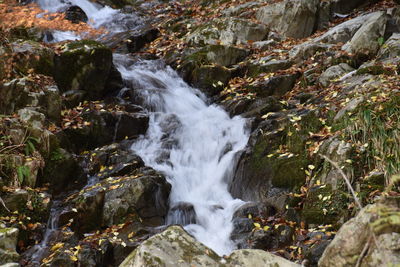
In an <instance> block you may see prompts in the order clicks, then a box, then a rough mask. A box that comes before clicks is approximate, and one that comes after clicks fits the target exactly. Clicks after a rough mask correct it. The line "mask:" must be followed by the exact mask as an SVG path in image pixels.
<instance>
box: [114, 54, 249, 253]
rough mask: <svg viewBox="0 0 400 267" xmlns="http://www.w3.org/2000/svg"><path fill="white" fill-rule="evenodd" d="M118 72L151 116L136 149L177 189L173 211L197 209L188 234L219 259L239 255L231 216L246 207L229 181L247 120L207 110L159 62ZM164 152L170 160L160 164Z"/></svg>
mask: <svg viewBox="0 0 400 267" xmlns="http://www.w3.org/2000/svg"><path fill="white" fill-rule="evenodd" d="M117 61H118V60H117ZM118 69H119V71H120V72H121V73H122V75H123V78H124V79H125V80H128V81H131V82H133V83H134V88H135V89H136V90H137V91H139V93H140V94H141V95H142V96H143V98H144V100H145V102H146V104H147V105H148V106H149V107H150V109H151V110H152V112H151V113H150V128H149V130H148V132H147V134H146V136H144V137H142V138H141V139H140V140H139V141H137V142H136V143H135V144H134V145H133V146H132V149H133V150H134V151H135V152H136V153H137V154H139V155H140V156H141V157H142V158H143V160H144V161H145V163H146V164H147V165H149V166H151V167H153V168H155V169H156V170H159V171H162V172H163V173H165V174H166V175H167V177H168V178H169V182H170V183H171V184H172V192H171V196H170V206H171V207H173V206H174V204H177V203H180V202H186V203H191V204H193V206H194V209H195V212H196V215H197V224H191V225H188V226H186V227H185V228H186V229H187V230H188V231H189V232H190V233H191V234H193V235H194V236H195V237H196V238H197V239H198V240H199V241H200V242H202V243H204V244H205V245H207V246H209V247H211V248H212V249H214V250H215V251H216V252H217V253H219V254H228V253H229V252H230V251H232V250H233V249H234V244H233V243H232V241H231V240H230V233H231V231H232V223H231V219H232V214H233V212H234V211H235V209H236V208H237V207H238V206H239V205H241V204H242V203H243V202H242V201H241V200H238V199H233V198H232V197H231V195H230V194H229V192H228V190H227V183H226V180H227V179H229V177H228V176H229V175H231V173H230V171H232V170H233V169H234V167H235V155H236V153H237V152H238V151H240V150H242V149H243V148H244V147H245V145H246V143H247V140H248V134H247V131H246V130H245V121H244V119H242V118H240V117H234V118H230V117H229V115H228V114H227V113H226V112H225V111H224V110H223V109H222V108H220V107H218V106H215V105H207V104H206V103H205V102H204V101H203V99H202V98H201V97H199V96H198V95H197V94H196V93H197V92H196V90H194V89H193V88H191V87H189V86H188V85H187V84H186V83H185V82H184V81H183V80H182V79H181V78H180V77H179V76H178V75H177V74H176V72H175V71H173V70H172V69H171V68H170V67H166V66H162V64H160V63H159V62H154V61H153V62H150V61H146V62H142V63H139V64H136V65H131V66H128V67H126V66H122V65H121V64H119V68H118ZM171 117H174V118H175V120H177V121H178V123H177V125H178V127H177V128H176V127H175V128H174V129H172V131H173V132H172V138H173V139H174V140H173V141H174V145H173V146H172V148H171V147H170V146H168V147H167V148H165V146H164V144H165V142H163V139H164V138H163V137H165V136H166V135H168V134H169V132H168V131H165V129H163V128H165V127H164V126H163V124H165V122H166V121H167V120H169V119H170V118H171ZM170 131H171V129H170ZM165 152H169V153H167V155H168V154H169V157H168V156H167V157H166V158H165V159H163V160H159V156H160V155H162V154H165Z"/></svg>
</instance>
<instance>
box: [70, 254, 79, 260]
mask: <svg viewBox="0 0 400 267" xmlns="http://www.w3.org/2000/svg"><path fill="white" fill-rule="evenodd" d="M69 258H70V259H71V260H72V261H78V258H77V257H76V256H74V255H71V256H69Z"/></svg>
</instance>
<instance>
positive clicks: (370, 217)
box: [318, 203, 400, 267]
mask: <svg viewBox="0 0 400 267" xmlns="http://www.w3.org/2000/svg"><path fill="white" fill-rule="evenodd" d="M399 222H400V210H399V208H398V206H397V205H393V206H392V205H387V204H380V203H378V204H373V205H368V206H366V207H365V208H364V209H362V210H361V211H360V213H359V214H358V215H357V216H356V217H355V218H353V219H351V220H350V221H348V222H347V223H345V224H344V225H343V226H342V227H341V228H340V230H339V232H338V233H337V235H336V237H335V238H334V239H333V241H332V242H331V243H330V244H329V245H328V247H327V248H326V250H325V252H324V254H323V255H322V257H321V259H320V260H319V264H318V266H321V267H328V266H335V267H340V266H343V267H344V266H371V267H372V266H391V265H393V266H395V265H398V264H400V252H399V248H400V242H399V241H400V231H399V230H400V223H399Z"/></svg>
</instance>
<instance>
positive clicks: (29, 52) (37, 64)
mask: <svg viewBox="0 0 400 267" xmlns="http://www.w3.org/2000/svg"><path fill="white" fill-rule="evenodd" d="M10 47H11V52H12V53H14V54H15V55H14V57H13V58H14V59H15V62H14V69H15V70H16V71H18V72H20V73H22V74H25V75H26V74H28V73H30V72H32V71H34V72H36V73H40V74H45V75H49V76H50V75H52V73H53V66H54V63H53V58H54V52H53V50H52V49H50V48H48V47H46V46H43V45H41V44H40V43H38V42H35V41H30V40H17V41H15V42H13V43H11V45H10Z"/></svg>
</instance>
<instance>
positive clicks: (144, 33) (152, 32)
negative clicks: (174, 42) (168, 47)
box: [127, 28, 160, 53]
mask: <svg viewBox="0 0 400 267" xmlns="http://www.w3.org/2000/svg"><path fill="white" fill-rule="evenodd" d="M159 35H160V31H159V30H157V29H155V28H149V29H144V30H141V31H140V32H138V33H135V34H133V35H131V36H130V37H129V38H128V40H129V42H128V43H127V48H128V51H129V52H131V53H135V52H138V51H139V50H140V49H142V48H143V47H144V46H145V45H146V44H148V43H150V42H152V41H154V40H155V39H157V37H158V36H159Z"/></svg>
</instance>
